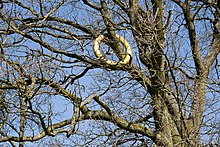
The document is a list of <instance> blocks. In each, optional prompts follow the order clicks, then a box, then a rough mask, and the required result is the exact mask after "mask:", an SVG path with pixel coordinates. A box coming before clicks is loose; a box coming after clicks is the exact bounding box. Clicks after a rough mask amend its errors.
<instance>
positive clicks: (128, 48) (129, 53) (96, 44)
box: [93, 34, 132, 65]
mask: <svg viewBox="0 0 220 147" xmlns="http://www.w3.org/2000/svg"><path fill="white" fill-rule="evenodd" d="M104 38H105V36H104V35H99V36H98V37H97V38H96V39H95V41H94V48H93V49H94V53H95V55H96V57H98V58H99V59H100V60H103V61H105V62H106V63H107V64H109V65H117V64H128V63H129V62H130V60H131V57H132V49H131V46H130V45H129V43H128V42H127V41H126V40H125V39H124V38H123V37H121V36H120V35H118V34H116V38H118V40H119V41H120V42H121V43H122V44H123V45H124V47H125V49H126V52H127V53H126V56H125V58H124V59H123V60H122V61H119V62H116V61H112V60H108V59H105V58H104V56H103V55H102V53H101V51H100V44H101V42H102V40H103V39H104Z"/></svg>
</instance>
